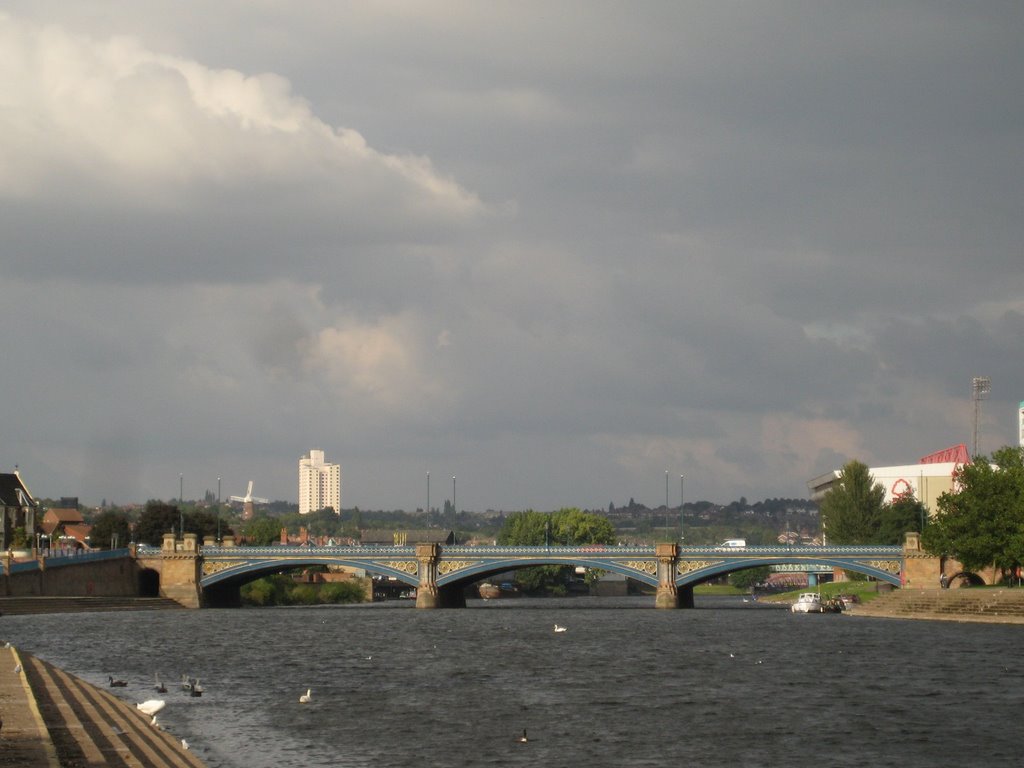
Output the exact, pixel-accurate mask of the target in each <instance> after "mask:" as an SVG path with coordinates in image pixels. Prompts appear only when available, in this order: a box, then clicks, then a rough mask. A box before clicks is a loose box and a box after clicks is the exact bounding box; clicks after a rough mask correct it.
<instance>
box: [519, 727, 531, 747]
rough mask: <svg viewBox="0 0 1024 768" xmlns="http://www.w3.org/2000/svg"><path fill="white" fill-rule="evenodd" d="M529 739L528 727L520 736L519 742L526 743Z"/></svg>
mask: <svg viewBox="0 0 1024 768" xmlns="http://www.w3.org/2000/svg"><path fill="white" fill-rule="evenodd" d="M528 741H529V739H528V738H526V729H525V728H523V735H522V736H520V737H519V743H520V744H525V743H526V742H528Z"/></svg>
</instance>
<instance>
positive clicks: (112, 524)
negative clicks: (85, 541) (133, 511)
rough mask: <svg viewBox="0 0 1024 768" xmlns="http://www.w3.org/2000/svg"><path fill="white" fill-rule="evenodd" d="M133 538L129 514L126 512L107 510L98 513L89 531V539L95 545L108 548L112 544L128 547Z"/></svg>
mask: <svg viewBox="0 0 1024 768" xmlns="http://www.w3.org/2000/svg"><path fill="white" fill-rule="evenodd" d="M130 540H131V530H130V528H129V526H128V516H127V515H126V514H124V512H115V511H113V510H109V509H108V510H106V511H104V512H100V513H99V514H98V515H96V518H95V519H94V520H93V522H92V530H91V531H90V532H89V541H90V543H91V544H92V546H94V547H98V548H100V549H107V548H108V547H110V546H112V545H113V546H117V547H127V546H128V543H129V541H130Z"/></svg>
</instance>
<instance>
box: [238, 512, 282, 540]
mask: <svg viewBox="0 0 1024 768" xmlns="http://www.w3.org/2000/svg"><path fill="white" fill-rule="evenodd" d="M242 533H243V534H244V535H245V540H246V541H247V542H248V543H250V544H252V545H253V546H256V547H266V546H269V545H270V544H273V543H274V542H275V541H280V539H281V521H280V520H275V519H274V518H272V517H256V518H253V519H252V520H250V521H249V522H248V523H247V524H246V526H245V528H243V529H242Z"/></svg>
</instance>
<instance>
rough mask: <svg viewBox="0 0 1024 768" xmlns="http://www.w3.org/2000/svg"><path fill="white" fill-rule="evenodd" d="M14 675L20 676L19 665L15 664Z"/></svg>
mask: <svg viewBox="0 0 1024 768" xmlns="http://www.w3.org/2000/svg"><path fill="white" fill-rule="evenodd" d="M14 674H16V675H20V674H21V664H15V665H14Z"/></svg>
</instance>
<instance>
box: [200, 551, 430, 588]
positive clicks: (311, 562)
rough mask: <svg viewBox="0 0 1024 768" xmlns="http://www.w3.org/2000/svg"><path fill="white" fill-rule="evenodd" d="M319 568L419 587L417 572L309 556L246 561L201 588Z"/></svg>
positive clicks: (208, 578)
mask: <svg viewBox="0 0 1024 768" xmlns="http://www.w3.org/2000/svg"><path fill="white" fill-rule="evenodd" d="M316 565H326V566H335V567H338V566H341V567H346V568H353V569H356V570H363V571H367V572H370V573H374V574H376V575H378V576H392V577H394V578H396V579H398V580H399V581H402V582H404V583H406V584H409V585H410V586H413V587H415V586H416V584H417V581H416V573H415V572H413V573H409V572H408V571H406V570H404V569H401V568H398V567H394V566H388V565H386V564H381V563H368V562H366V561H365V560H346V559H345V558H342V557H327V556H310V557H297V558H290V559H288V560H287V561H284V560H281V559H279V558H254V559H251V560H245V561H243V562H239V563H238V564H236V565H232V566H229V567H226V568H222V569H220V570H217V571H216V572H214V573H211V574H209V575H206V576H203V579H202V587H203V589H208V588H216V587H217V586H218V585H223V584H229V583H230V584H234V585H236V586H242V585H243V584H248V583H249V582H250V581H256V580H257V579H260V578H262V577H264V576H269V575H271V574H275V573H281V572H282V571H294V570H298V569H300V568H309V567H311V566H316Z"/></svg>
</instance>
